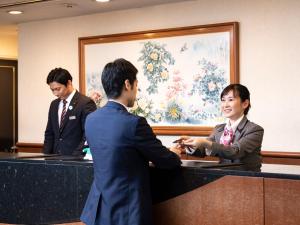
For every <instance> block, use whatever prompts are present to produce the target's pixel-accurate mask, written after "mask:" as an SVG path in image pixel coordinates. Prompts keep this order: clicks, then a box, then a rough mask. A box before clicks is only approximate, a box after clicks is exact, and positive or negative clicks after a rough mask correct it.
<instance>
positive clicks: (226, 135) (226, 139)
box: [220, 127, 234, 146]
mask: <svg viewBox="0 0 300 225" xmlns="http://www.w3.org/2000/svg"><path fill="white" fill-rule="evenodd" d="M233 136H234V134H233V130H232V128H231V127H230V128H227V127H225V129H224V132H223V134H222V136H221V138H220V144H223V145H226V146H229V145H232V142H233Z"/></svg>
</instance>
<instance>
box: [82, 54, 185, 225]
mask: <svg viewBox="0 0 300 225" xmlns="http://www.w3.org/2000/svg"><path fill="white" fill-rule="evenodd" d="M137 72H138V71H137V69H136V68H135V67H134V65H132V64H131V63H130V62H129V61H126V60H125V59H117V60H115V61H114V62H111V63H108V64H107V65H106V66H105V67H104V70H103V72H102V78H101V79H102V85H103V88H104V90H105V92H106V95H107V97H108V99H109V101H108V103H107V104H106V105H105V106H104V107H103V108H101V109H98V110H96V111H95V112H93V113H91V114H90V115H89V116H88V117H87V120H86V124H85V130H86V137H87V141H88V143H89V146H90V148H91V153H92V156H93V161H94V181H93V184H92V187H91V190H90V193H89V196H88V199H87V201H86V204H85V207H84V209H83V212H82V215H81V220H82V221H83V222H84V223H86V224H87V225H92V224H95V225H152V218H151V217H152V212H151V207H152V204H151V196H150V185H149V161H151V162H152V163H153V164H154V165H155V166H156V167H159V168H165V169H172V168H176V167H179V166H180V164H181V161H180V159H179V157H178V156H177V155H176V154H175V153H174V152H172V151H170V150H168V149H167V148H166V147H164V146H163V145H162V143H161V142H160V141H159V140H158V139H157V138H156V136H155V135H154V134H153V131H152V129H151V127H150V126H149V124H148V123H147V121H146V119H145V118H143V117H139V116H135V115H133V114H131V113H129V112H128V111H127V107H132V106H133V104H134V101H135V99H136V94H137V78H136V74H137ZM174 151H176V150H174ZM177 153H178V152H177Z"/></svg>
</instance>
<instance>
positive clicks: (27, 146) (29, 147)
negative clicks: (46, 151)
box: [16, 142, 43, 153]
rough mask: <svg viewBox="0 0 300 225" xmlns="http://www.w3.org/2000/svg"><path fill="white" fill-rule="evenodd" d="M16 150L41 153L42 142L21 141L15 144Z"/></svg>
mask: <svg viewBox="0 0 300 225" xmlns="http://www.w3.org/2000/svg"><path fill="white" fill-rule="evenodd" d="M16 146H17V152H31V153H41V152H42V150H43V144H41V143H21V142H18V143H17V144H16Z"/></svg>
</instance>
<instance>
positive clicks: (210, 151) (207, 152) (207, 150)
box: [205, 148, 212, 156]
mask: <svg viewBox="0 0 300 225" xmlns="http://www.w3.org/2000/svg"><path fill="white" fill-rule="evenodd" d="M211 153H212V150H211V149H207V148H206V149H205V154H206V155H208V156H210V155H211Z"/></svg>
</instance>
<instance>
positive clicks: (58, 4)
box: [0, 0, 184, 34]
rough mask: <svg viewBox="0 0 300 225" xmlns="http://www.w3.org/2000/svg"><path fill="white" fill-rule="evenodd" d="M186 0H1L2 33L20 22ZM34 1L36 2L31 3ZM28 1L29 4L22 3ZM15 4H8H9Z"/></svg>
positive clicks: (14, 28) (12, 31)
mask: <svg viewBox="0 0 300 225" xmlns="http://www.w3.org/2000/svg"><path fill="white" fill-rule="evenodd" d="M182 1H184V0H111V1H110V2H107V3H99V2H95V1H94V0H0V34H1V33H15V32H16V30H17V24H18V23H24V22H29V21H38V20H45V19H56V18H63V17H72V16H80V15H86V14H93V13H101V12H109V11H115V10H122V9H131V8H140V7H145V6H153V5H159V4H167V3H171V2H182ZM29 2H34V3H29ZM20 3H28V4H20ZM11 4H13V5H15V6H7V5H11ZM9 10H21V11H23V12H24V13H23V14H21V15H10V14H8V13H7V11H9Z"/></svg>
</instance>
